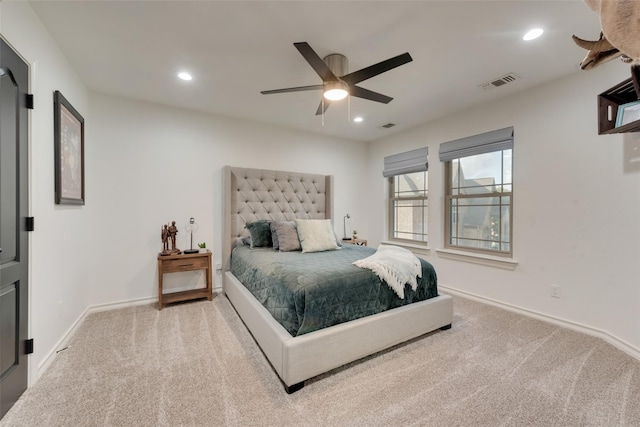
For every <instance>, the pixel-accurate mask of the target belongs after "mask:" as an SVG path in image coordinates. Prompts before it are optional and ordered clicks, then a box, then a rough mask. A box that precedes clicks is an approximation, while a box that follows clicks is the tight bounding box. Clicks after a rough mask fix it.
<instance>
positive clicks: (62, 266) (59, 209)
mask: <svg viewBox="0 0 640 427" xmlns="http://www.w3.org/2000/svg"><path fill="white" fill-rule="evenodd" d="M0 7H1V8H2V15H1V21H0V25H1V26H0V31H1V32H2V35H3V37H4V38H5V39H6V40H7V41H8V42H9V44H11V45H12V46H13V48H14V49H16V50H17V51H18V53H19V54H20V55H22V57H23V58H24V59H25V60H26V62H27V63H28V64H30V66H31V82H30V88H31V93H33V94H34V100H35V108H34V110H33V111H32V113H31V134H30V157H31V159H30V193H31V194H30V213H31V215H32V216H34V217H35V231H34V232H33V233H31V235H30V259H29V261H30V274H29V280H30V315H31V316H30V317H31V321H30V325H29V330H30V336H31V337H32V338H34V344H35V353H34V355H32V356H31V358H30V362H29V363H30V377H31V380H33V379H34V374H35V375H37V367H38V366H39V365H40V364H41V363H42V362H43V360H44V359H45V357H46V355H47V354H49V353H50V352H51V351H52V350H54V348H55V345H56V343H57V342H58V341H59V340H60V338H61V337H62V336H63V335H64V334H65V333H66V332H67V331H68V330H69V328H70V327H71V325H72V324H73V322H74V321H75V320H76V319H77V318H78V317H79V316H80V315H81V314H82V313H83V312H84V310H85V309H86V307H87V305H88V303H89V287H88V286H87V283H88V279H89V268H88V266H89V261H90V260H91V254H90V253H88V252H87V251H86V247H87V241H86V238H85V236H84V234H83V233H82V232H81V230H82V229H84V228H86V227H87V226H88V220H89V216H88V211H87V210H86V209H85V208H82V207H68V206H58V205H56V204H55V203H54V181H53V176H54V163H53V92H54V91H55V90H60V91H61V92H62V93H63V94H64V96H65V97H66V98H67V99H68V100H69V102H71V104H72V105H73V106H74V107H75V108H76V109H77V110H78V111H79V112H80V113H81V114H83V115H84V117H85V118H86V117H87V116H88V114H89V100H88V93H87V90H86V88H85V87H84V86H83V84H82V83H81V81H80V79H79V78H78V77H77V75H76V74H75V72H74V70H73V69H72V68H71V67H70V66H69V64H68V62H67V61H66V59H65V57H64V56H63V55H62V53H61V52H60V50H59V49H58V47H57V45H56V44H55V43H54V42H53V40H52V39H51V38H50V37H49V35H48V33H47V32H46V31H45V29H44V28H43V27H42V25H41V24H40V21H39V20H38V18H37V16H36V15H35V14H34V13H33V11H32V10H31V8H30V6H29V5H28V4H27V3H26V2H2V3H0Z"/></svg>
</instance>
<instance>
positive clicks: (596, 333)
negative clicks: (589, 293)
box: [438, 283, 640, 360]
mask: <svg viewBox="0 0 640 427" xmlns="http://www.w3.org/2000/svg"><path fill="white" fill-rule="evenodd" d="M438 289H440V290H442V291H443V292H445V293H449V294H452V295H454V296H456V295H457V296H460V297H463V298H468V299H472V300H475V301H478V302H482V303H485V304H489V305H493V306H496V307H499V308H503V309H505V310H509V311H512V312H515V313H518V314H522V315H525V316H529V317H533V318H536V319H538V320H542V321H545V322H549V323H553V324H554V325H558V326H561V327H565V328H568V329H572V330H574V331H577V332H582V333H584V334H587V335H590V336H593V337H596V338H600V339H602V340H604V341H606V342H608V343H609V344H611V345H613V346H614V347H616V348H618V349H620V350H622V351H624V352H625V353H627V354H628V355H629V356H631V357H634V358H636V359H638V360H640V349H639V348H637V347H634V346H633V345H631V344H629V343H628V342H626V341H624V340H622V339H620V338H618V337H616V336H615V335H612V334H611V333H609V332H607V331H604V330H602V329H597V328H594V327H591V326H587V325H583V324H581V323H577V322H573V321H571V320H567V319H562V318H560V317H556V316H551V315H548V314H545V313H540V312H538V311H534V310H529V309H527V308H523V307H519V306H517V305H513V304H509V303H505V302H502V301H498V300H494V299H492V298H487V297H483V296H481V295H477V294H474V293H472V292H467V291H463V290H460V289H456V288H453V287H451V286H447V285H443V284H440V283H439V284H438ZM454 309H455V302H454Z"/></svg>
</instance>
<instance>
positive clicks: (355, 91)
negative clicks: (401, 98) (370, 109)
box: [349, 86, 393, 104]
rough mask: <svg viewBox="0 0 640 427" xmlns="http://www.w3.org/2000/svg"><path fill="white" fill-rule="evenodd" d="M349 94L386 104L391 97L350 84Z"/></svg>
mask: <svg viewBox="0 0 640 427" xmlns="http://www.w3.org/2000/svg"><path fill="white" fill-rule="evenodd" d="M349 94H350V95H351V96H355V97H357V98H362V99H368V100H369V101H376V102H382V103H383V104H388V103H389V102H391V100H392V99H393V98H391V97H390V96H387V95H383V94H381V93H378V92H374V91H372V90H369V89H365V88H362V87H358V86H351V88H350V89H349Z"/></svg>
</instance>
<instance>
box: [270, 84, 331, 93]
mask: <svg viewBox="0 0 640 427" xmlns="http://www.w3.org/2000/svg"><path fill="white" fill-rule="evenodd" d="M322 88H323V86H322V85H311V86H298V87H287V88H284V89H273V90H263V91H261V92H260V93H261V94H263V95H271V94H272V93H287V92H302V91H305V90H320V89H322Z"/></svg>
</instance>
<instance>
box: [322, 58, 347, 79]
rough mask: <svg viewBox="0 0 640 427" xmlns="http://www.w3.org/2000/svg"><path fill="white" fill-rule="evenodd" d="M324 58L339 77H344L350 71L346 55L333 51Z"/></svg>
mask: <svg viewBox="0 0 640 427" xmlns="http://www.w3.org/2000/svg"><path fill="white" fill-rule="evenodd" d="M322 60H323V61H324V63H325V64H327V67H329V69H330V70H331V72H333V74H335V75H336V76H337V77H342V76H344V75H346V74H347V73H348V72H349V60H348V59H347V57H346V56H344V55H341V54H339V53H332V54H331V55H327V56H325V57H324V58H322Z"/></svg>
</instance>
